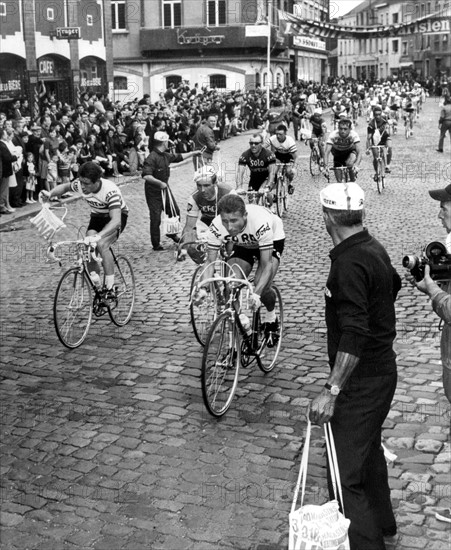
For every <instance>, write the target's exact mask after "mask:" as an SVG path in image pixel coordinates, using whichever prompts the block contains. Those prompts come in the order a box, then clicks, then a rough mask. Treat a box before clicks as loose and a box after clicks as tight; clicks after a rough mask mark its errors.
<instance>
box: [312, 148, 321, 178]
mask: <svg viewBox="0 0 451 550" xmlns="http://www.w3.org/2000/svg"><path fill="white" fill-rule="evenodd" d="M320 158H321V157H318V151H317V150H316V147H313V149H312V150H311V152H310V174H312V176H313V177H315V176H319V174H320V173H321V170H320V166H319V161H320Z"/></svg>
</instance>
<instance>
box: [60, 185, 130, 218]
mask: <svg viewBox="0 0 451 550" xmlns="http://www.w3.org/2000/svg"><path fill="white" fill-rule="evenodd" d="M101 183H102V185H101V187H100V189H99V191H97V193H88V194H85V193H83V189H82V187H81V184H80V182H79V180H74V181H73V182H72V183H71V189H72V191H74V193H77V194H78V195H80V196H81V197H82V198H83V199H84V200H85V201H86V202H87V203H88V204H89V206H90V207H91V213H92V214H94V215H95V214H109V212H110V210H114V209H115V208H120V209H121V211H122V212H123V213H124V214H126V213H128V208H127V205H126V204H125V201H124V199H123V197H122V193H121V191H120V189H119V187H118V186H117V185H116V184H115V183H113V182H112V181H110V180H107V179H103V178H102V179H101Z"/></svg>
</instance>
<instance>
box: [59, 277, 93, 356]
mask: <svg viewBox="0 0 451 550" xmlns="http://www.w3.org/2000/svg"><path fill="white" fill-rule="evenodd" d="M91 319H92V291H91V286H90V283H89V281H88V279H87V277H86V275H85V274H84V273H79V271H78V269H70V270H69V271H66V273H65V274H64V275H63V276H62V278H61V280H60V282H59V284H58V287H57V290H56V294H55V300H54V304H53V320H54V323H55V329H56V333H57V336H58V338H59V340H60V341H61V343H62V344H64V345H65V346H66V347H68V348H71V349H72V348H76V347H78V346H80V345H81V344H82V343H83V341H84V340H85V338H86V336H87V334H88V330H89V326H90V324H91Z"/></svg>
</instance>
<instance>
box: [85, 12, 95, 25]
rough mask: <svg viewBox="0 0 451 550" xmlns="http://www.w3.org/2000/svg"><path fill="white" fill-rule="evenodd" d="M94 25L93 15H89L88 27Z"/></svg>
mask: <svg viewBox="0 0 451 550" xmlns="http://www.w3.org/2000/svg"><path fill="white" fill-rule="evenodd" d="M93 24H94V18H93V16H92V15H90V14H88V15H87V16H86V25H88V27H92V26H93Z"/></svg>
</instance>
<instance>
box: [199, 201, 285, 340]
mask: <svg viewBox="0 0 451 550" xmlns="http://www.w3.org/2000/svg"><path fill="white" fill-rule="evenodd" d="M218 213H219V215H218V216H217V217H216V218H215V219H214V220H213V221H212V223H211V225H210V231H209V233H208V236H207V246H208V248H207V265H210V266H211V267H209V268H208V269H206V271H205V272H204V274H203V276H202V279H204V278H210V277H212V276H213V272H214V264H213V262H214V261H215V260H216V258H217V256H218V252H219V249H220V247H221V245H222V244H223V243H230V242H231V243H233V245H234V246H233V251H232V254H231V256H230V258H229V260H228V263H229V265H230V266H231V267H232V269H233V270H234V273H235V276H236V277H237V278H242V277H243V275H242V274H243V273H244V275H245V276H246V277H247V276H249V274H250V273H251V271H252V267H253V265H254V262H255V260H257V261H258V267H257V271H256V273H255V280H254V285H255V289H254V292H253V294H252V295H251V297H250V301H251V304H252V306H253V307H254V308H255V309H258V308H259V307H260V304H261V303H263V305H264V306H265V311H263V312H262V314H263V322H264V323H265V336H266V337H267V338H268V337H272V336H274V335H275V334H276V333H277V332H278V319H276V313H275V310H274V308H275V303H276V302H275V301H276V296H275V293H274V291H273V290H272V288H271V283H272V281H273V280H274V277H275V275H276V273H277V270H278V269H279V263H280V258H281V256H282V253H283V249H284V243H285V232H284V229H283V222H282V220H281V219H280V218H279V217H278V216H276V215H275V214H273V213H272V212H271V211H270V210H268V209H267V208H265V207H264V206H259V205H256V204H248V205H246V204H245V202H244V200H243V199H242V198H241V197H240V196H239V195H236V194H229V195H226V196H224V197H223V198H222V199H221V200H220V201H219V203H218ZM205 294H206V291H205V290H204V289H201V290H200V291H199V292H198V293H197V295H195V296H193V299H194V301H195V302H199V301H201V300H202V299H203V297H204V296H205ZM273 343H274V344H275V342H273Z"/></svg>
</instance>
